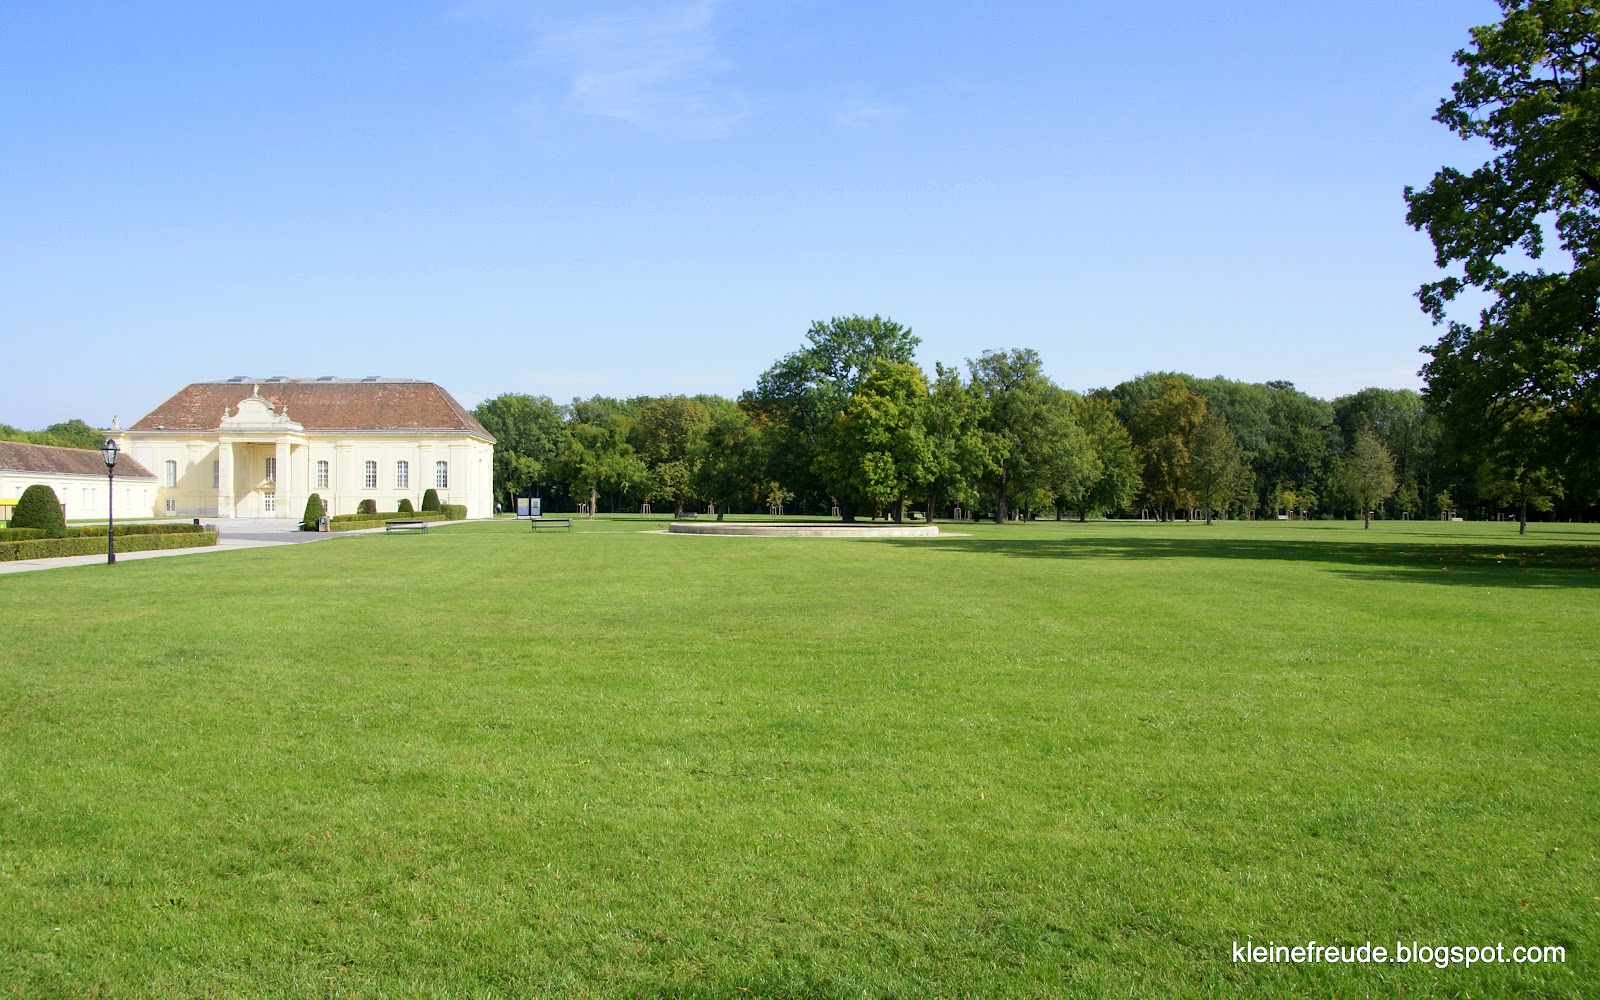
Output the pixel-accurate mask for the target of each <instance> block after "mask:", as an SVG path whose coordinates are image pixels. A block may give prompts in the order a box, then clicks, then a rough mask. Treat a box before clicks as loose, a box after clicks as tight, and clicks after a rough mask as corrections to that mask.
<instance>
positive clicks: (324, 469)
mask: <svg viewBox="0 0 1600 1000" xmlns="http://www.w3.org/2000/svg"><path fill="white" fill-rule="evenodd" d="M327 488H328V463H327V462H326V461H321V462H318V463H317V489H319V490H325V489H327Z"/></svg>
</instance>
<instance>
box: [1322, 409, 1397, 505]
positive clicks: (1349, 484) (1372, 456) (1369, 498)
mask: <svg viewBox="0 0 1600 1000" xmlns="http://www.w3.org/2000/svg"><path fill="white" fill-rule="evenodd" d="M1334 482H1335V484H1336V485H1337V486H1338V487H1339V489H1340V490H1341V491H1342V492H1343V493H1344V494H1345V495H1347V496H1348V497H1350V499H1352V500H1354V501H1355V502H1356V506H1358V507H1360V508H1361V519H1362V527H1365V528H1370V527H1372V508H1374V507H1376V506H1377V505H1378V504H1379V503H1381V502H1383V501H1384V500H1387V499H1388V498H1389V497H1390V496H1391V495H1392V494H1393V493H1394V491H1395V486H1396V485H1397V484H1396V482H1395V478H1394V456H1393V455H1390V454H1389V449H1388V448H1385V447H1384V446H1383V442H1382V441H1379V440H1378V436H1377V435H1376V434H1374V433H1372V431H1370V430H1368V429H1367V428H1365V427H1363V428H1362V429H1361V430H1359V431H1357V432H1356V441H1355V444H1353V445H1351V447H1350V453H1349V454H1348V455H1346V456H1345V457H1344V458H1343V459H1341V460H1340V462H1339V464H1338V465H1337V466H1336V467H1335V470H1334Z"/></svg>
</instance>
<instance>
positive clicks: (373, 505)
mask: <svg viewBox="0 0 1600 1000" xmlns="http://www.w3.org/2000/svg"><path fill="white" fill-rule="evenodd" d="M377 512H378V501H376V500H374V499H372V498H371V497H368V498H367V499H365V500H363V501H361V502H360V503H358V504H356V513H357V514H376V513H377Z"/></svg>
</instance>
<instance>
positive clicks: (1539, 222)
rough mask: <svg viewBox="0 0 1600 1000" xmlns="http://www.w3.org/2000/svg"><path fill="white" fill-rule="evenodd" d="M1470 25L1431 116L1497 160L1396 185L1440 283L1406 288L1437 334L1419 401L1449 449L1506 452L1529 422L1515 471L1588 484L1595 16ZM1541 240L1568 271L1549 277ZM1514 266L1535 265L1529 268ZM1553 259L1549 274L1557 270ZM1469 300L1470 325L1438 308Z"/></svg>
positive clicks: (1597, 123)
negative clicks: (1533, 469) (1439, 271)
mask: <svg viewBox="0 0 1600 1000" xmlns="http://www.w3.org/2000/svg"><path fill="white" fill-rule="evenodd" d="M1500 7H1501V10H1502V11H1503V12H1504V15H1505V16H1504V18H1503V20H1501V21H1500V23H1498V24H1491V25H1485V26H1482V27H1478V28H1474V29H1472V46H1471V47H1470V48H1467V49H1463V50H1461V51H1460V52H1457V53H1456V54H1455V62H1456V64H1457V65H1459V66H1460V67H1461V69H1462V77H1461V80H1460V81H1459V82H1457V83H1456V84H1455V85H1454V86H1453V87H1452V88H1451V96H1450V97H1449V98H1447V99H1446V100H1445V101H1443V102H1442V103H1441V104H1440V105H1439V110H1438V113H1437V114H1436V115H1435V116H1434V117H1435V120H1437V121H1439V122H1441V123H1442V124H1444V125H1446V126H1448V127H1449V128H1450V129H1451V131H1453V132H1455V133H1457V134H1458V135H1460V136H1461V137H1462V138H1464V139H1481V140H1485V141H1486V142H1487V143H1488V144H1489V145H1490V147H1492V149H1493V151H1494V156H1493V158H1492V159H1490V160H1489V161H1488V162H1486V163H1484V164H1483V165H1482V166H1479V167H1478V168H1477V169H1475V170H1473V171H1472V172H1470V173H1463V172H1462V171H1460V170H1457V169H1455V168H1454V167H1445V168H1444V169H1442V170H1440V171H1439V172H1438V173H1437V174H1435V175H1434V178H1433V181H1432V183H1430V184H1429V185H1428V186H1427V187H1426V188H1424V189H1422V190H1420V191H1418V190H1415V189H1412V188H1409V187H1408V188H1407V189H1406V203H1407V205H1408V206H1409V210H1408V212H1407V214H1406V221H1407V222H1409V223H1410V224H1411V225H1412V227H1413V228H1416V229H1418V230H1422V229H1426V230H1427V232H1428V235H1429V237H1430V238H1431V239H1432V240H1433V245H1434V251H1435V258H1436V260H1437V263H1438V264H1439V266H1440V267H1441V268H1445V269H1448V270H1450V272H1451V273H1449V274H1447V275H1446V276H1445V277H1443V278H1441V279H1439V280H1438V281H1434V282H1430V283H1428V284H1426V285H1424V286H1422V289H1421V290H1420V292H1419V293H1418V298H1419V300H1420V301H1421V303H1422V307H1423V309H1424V310H1425V311H1426V312H1427V313H1428V314H1429V315H1430V316H1432V317H1433V320H1434V322H1435V323H1441V324H1445V323H1447V324H1448V325H1447V332H1446V333H1445V335H1444V336H1443V337H1442V338H1440V340H1439V342H1438V344H1436V345H1434V346H1433V347H1432V348H1430V349H1429V351H1428V353H1430V354H1431V356H1432V357H1431V360H1429V361H1428V362H1427V364H1425V365H1424V366H1423V375H1424V377H1425V378H1426V379H1427V386H1428V387H1427V391H1426V397H1427V400H1428V403H1429V405H1430V407H1431V408H1432V409H1433V410H1434V411H1435V412H1436V413H1437V414H1438V415H1439V418H1440V421H1441V424H1442V425H1443V428H1444V431H1445V435H1446V438H1447V440H1448V441H1449V442H1450V444H1451V445H1452V446H1453V447H1454V448H1456V449H1457V450H1458V452H1460V453H1463V454H1468V455H1476V456H1482V457H1484V458H1490V457H1491V456H1494V455H1497V454H1502V455H1503V454H1504V451H1505V446H1506V444H1507V443H1508V442H1506V441H1501V440H1499V438H1501V437H1502V436H1503V433H1502V432H1503V431H1507V430H1510V429H1513V428H1516V427H1526V426H1529V424H1530V422H1531V423H1532V424H1533V425H1535V426H1539V427H1540V428H1541V429H1542V430H1544V431H1546V433H1544V434H1542V435H1540V436H1539V437H1538V438H1537V439H1534V440H1527V439H1524V443H1523V447H1524V448H1525V449H1527V452H1526V453H1525V454H1523V455H1522V456H1521V458H1522V459H1523V461H1525V462H1528V463H1533V464H1544V465H1546V466H1549V467H1553V468H1559V469H1562V470H1564V471H1565V472H1566V473H1567V474H1568V476H1569V477H1571V478H1573V479H1576V480H1580V481H1581V480H1587V481H1588V483H1589V485H1590V486H1591V488H1592V486H1593V484H1594V482H1595V478H1594V476H1595V472H1596V467H1595V466H1596V462H1597V456H1600V413H1597V403H1600V9H1597V8H1596V6H1595V5H1594V4H1592V3H1584V2H1578V0H1500ZM1551 236H1553V237H1554V241H1555V243H1556V244H1557V246H1558V247H1559V249H1560V251H1561V254H1560V255H1559V256H1560V257H1564V258H1566V260H1570V266H1565V267H1563V266H1560V265H1559V264H1558V265H1556V266H1553V267H1552V266H1548V265H1549V264H1550V263H1551V261H1550V259H1549V258H1548V257H1547V256H1546V252H1547V250H1549V249H1550V248H1549V247H1547V245H1546V244H1547V240H1549V239H1550V237H1551ZM1523 258H1527V259H1531V260H1534V261H1539V262H1540V263H1541V264H1545V265H1547V266H1531V265H1528V264H1526V263H1524V262H1523ZM1566 260H1563V261H1562V263H1563V264H1564V263H1566ZM1469 289H1476V290H1478V292H1479V293H1482V294H1484V295H1486V297H1487V299H1488V303H1487V305H1486V306H1485V307H1484V308H1483V309H1482V311H1481V313H1480V314H1479V316H1478V321H1477V323H1476V324H1475V325H1474V324H1468V323H1463V322H1460V321H1458V320H1450V319H1449V318H1448V316H1447V310H1448V309H1449V306H1450V304H1451V303H1452V302H1453V301H1455V300H1456V299H1457V298H1458V297H1459V296H1460V295H1461V294H1462V293H1463V292H1467V291H1468V290H1469Z"/></svg>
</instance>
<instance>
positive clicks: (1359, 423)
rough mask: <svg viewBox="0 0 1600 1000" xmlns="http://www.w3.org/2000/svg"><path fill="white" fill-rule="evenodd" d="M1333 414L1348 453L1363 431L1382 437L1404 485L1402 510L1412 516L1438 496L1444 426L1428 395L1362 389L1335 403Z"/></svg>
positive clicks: (1399, 496)
mask: <svg viewBox="0 0 1600 1000" xmlns="http://www.w3.org/2000/svg"><path fill="white" fill-rule="evenodd" d="M1333 416H1334V422H1335V423H1337V424H1338V425H1339V432H1340V435H1341V437H1342V438H1343V441H1344V450H1345V451H1348V450H1349V447H1350V446H1351V445H1353V444H1354V443H1355V438H1356V433H1357V432H1358V431H1359V430H1360V429H1361V428H1363V427H1365V428H1367V429H1368V430H1371V431H1372V433H1373V434H1375V435H1377V438H1378V440H1379V441H1382V442H1383V446H1384V447H1385V448H1387V449H1389V454H1391V455H1393V456H1394V474H1395V478H1396V480H1398V481H1399V483H1400V486H1399V491H1398V492H1397V493H1396V495H1395V505H1396V508H1397V509H1399V510H1404V511H1407V512H1408V513H1412V514H1415V513H1418V512H1419V511H1421V509H1422V504H1423V498H1424V496H1430V495H1431V493H1432V487H1433V480H1434V477H1435V474H1436V471H1437V470H1436V464H1437V460H1438V444H1439V430H1438V425H1437V423H1436V422H1435V421H1434V420H1433V417H1432V416H1431V415H1430V414H1429V413H1428V410H1427V407H1426V405H1425V404H1424V401H1423V398H1422V394H1421V393H1418V392H1416V391H1415V390H1413V389H1381V388H1367V389H1362V390H1361V391H1360V392H1356V393H1352V394H1351V395H1348V396H1341V397H1339V398H1338V399H1335V400H1334V401H1333Z"/></svg>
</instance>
